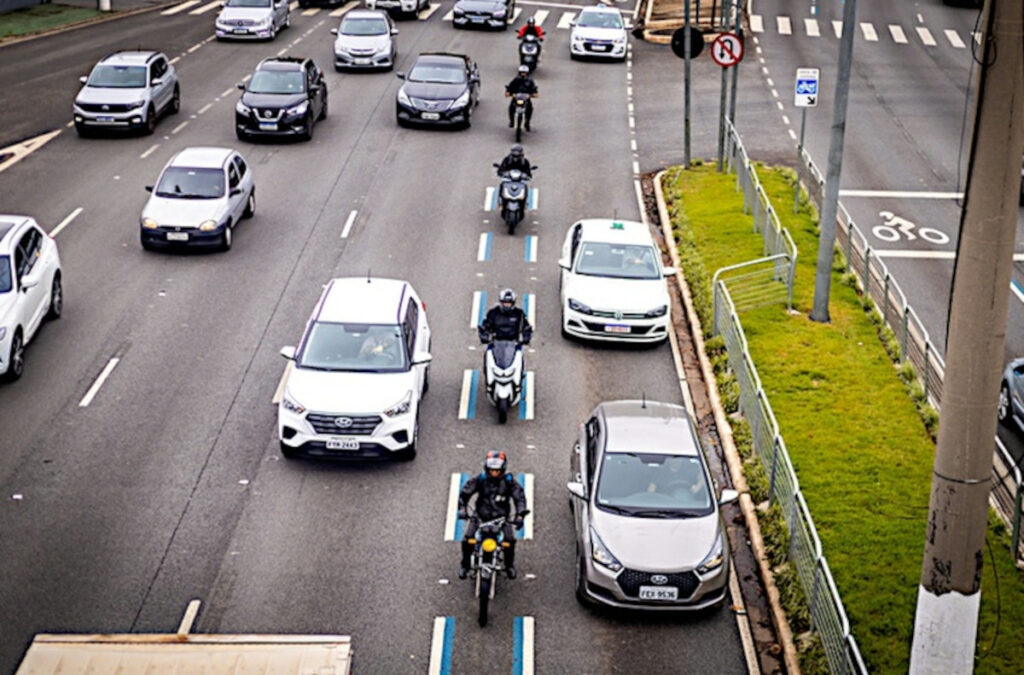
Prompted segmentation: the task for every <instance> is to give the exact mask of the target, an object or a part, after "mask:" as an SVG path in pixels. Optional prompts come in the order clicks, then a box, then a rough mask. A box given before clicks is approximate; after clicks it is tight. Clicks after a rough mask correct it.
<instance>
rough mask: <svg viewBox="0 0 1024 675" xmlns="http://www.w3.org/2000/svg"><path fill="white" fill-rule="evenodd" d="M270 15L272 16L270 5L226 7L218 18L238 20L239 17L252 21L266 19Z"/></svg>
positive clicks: (220, 19) (221, 19)
mask: <svg viewBox="0 0 1024 675" xmlns="http://www.w3.org/2000/svg"><path fill="white" fill-rule="evenodd" d="M268 16H271V9H270V7H225V8H224V9H222V10H220V14H218V15H217V20H218V21H237V20H239V19H249V20H250V21H259V20H261V19H266V18H267V17H268Z"/></svg>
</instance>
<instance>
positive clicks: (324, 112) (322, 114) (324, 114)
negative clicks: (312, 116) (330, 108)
mask: <svg viewBox="0 0 1024 675" xmlns="http://www.w3.org/2000/svg"><path fill="white" fill-rule="evenodd" d="M317 119H318V120H323V119H327V96H326V95H325V96H324V107H323V108H321V109H320V117H317Z"/></svg>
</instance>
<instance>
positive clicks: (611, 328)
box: [604, 323, 629, 333]
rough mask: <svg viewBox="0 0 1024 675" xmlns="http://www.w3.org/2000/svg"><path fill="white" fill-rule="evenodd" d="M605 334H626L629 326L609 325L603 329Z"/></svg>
mask: <svg viewBox="0 0 1024 675" xmlns="http://www.w3.org/2000/svg"><path fill="white" fill-rule="evenodd" d="M604 332H605V333H628V332H629V326H623V325H622V324H619V323H610V324H608V325H606V326H605V327H604Z"/></svg>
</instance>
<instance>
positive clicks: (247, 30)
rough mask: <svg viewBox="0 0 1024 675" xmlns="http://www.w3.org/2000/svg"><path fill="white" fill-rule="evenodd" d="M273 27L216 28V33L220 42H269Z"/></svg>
mask: <svg viewBox="0 0 1024 675" xmlns="http://www.w3.org/2000/svg"><path fill="white" fill-rule="evenodd" d="M272 26H273V24H271V25H270V26H216V27H215V31H216V34H217V39H218V40H269V39H270V38H271V37H273V28H272Z"/></svg>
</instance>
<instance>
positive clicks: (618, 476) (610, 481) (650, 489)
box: [597, 452, 714, 518]
mask: <svg viewBox="0 0 1024 675" xmlns="http://www.w3.org/2000/svg"><path fill="white" fill-rule="evenodd" d="M597 505H598V507H599V508H603V509H604V510H606V511H612V512H616V513H624V514H626V515H631V516H638V517H647V518H682V517H688V516H706V515H708V514H710V513H713V512H714V504H713V502H712V501H711V490H710V486H709V485H708V479H707V474H706V473H705V472H704V467H703V466H702V464H701V461H700V458H699V457H694V456H685V455H662V454H658V453H642V452H614V453H608V454H606V455H605V456H604V459H603V461H602V462H601V475H600V477H599V478H598V483H597Z"/></svg>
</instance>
